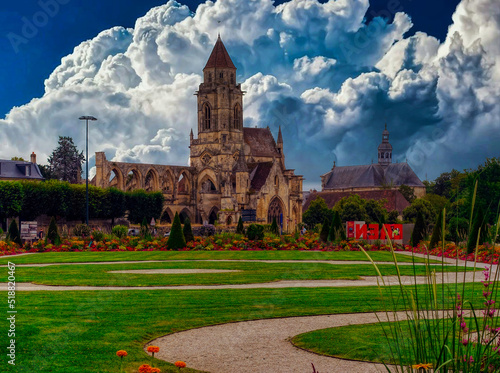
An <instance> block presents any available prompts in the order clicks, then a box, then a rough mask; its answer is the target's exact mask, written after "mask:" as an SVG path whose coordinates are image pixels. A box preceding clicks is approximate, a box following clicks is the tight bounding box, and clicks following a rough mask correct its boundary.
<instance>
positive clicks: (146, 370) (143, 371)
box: [139, 364, 152, 373]
mask: <svg viewBox="0 0 500 373" xmlns="http://www.w3.org/2000/svg"><path fill="white" fill-rule="evenodd" d="M151 369H152V368H151V367H150V366H149V365H148V364H142V365H141V366H140V367H139V373H151Z"/></svg>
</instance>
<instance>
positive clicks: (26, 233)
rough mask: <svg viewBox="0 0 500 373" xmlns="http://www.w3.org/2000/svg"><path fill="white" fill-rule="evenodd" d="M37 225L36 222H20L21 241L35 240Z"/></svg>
mask: <svg viewBox="0 0 500 373" xmlns="http://www.w3.org/2000/svg"><path fill="white" fill-rule="evenodd" d="M37 228H38V224H37V222H36V221H22V222H21V239H22V240H36V237H37V233H38V232H37Z"/></svg>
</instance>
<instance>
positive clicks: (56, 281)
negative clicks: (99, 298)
mask: <svg viewBox="0 0 500 373" xmlns="http://www.w3.org/2000/svg"><path fill="white" fill-rule="evenodd" d="M157 268H162V269H163V268H172V269H179V268H182V269H192V268H195V269H199V268H201V269H227V270H236V271H238V272H228V273H196V274H134V273H110V271H119V270H134V269H157ZM378 268H379V270H380V271H381V273H382V274H383V275H391V276H395V275H396V268H395V266H394V265H390V264H381V265H379V266H378ZM429 268H431V269H435V270H436V272H440V271H441V267H440V266H430V267H429ZM454 269H456V267H451V266H450V267H445V268H444V270H445V271H453V270H454ZM458 270H459V271H462V270H463V267H459V268H458ZM425 271H426V268H425V267H424V266H415V268H413V266H400V273H401V274H402V275H413V274H416V275H424V274H425ZM16 272H17V273H16V279H17V282H33V283H37V284H45V285H89V286H154V285H221V284H247V283H264V282H274V281H287V280H339V279H342V280H358V279H360V277H361V276H376V275H377V273H376V271H375V269H374V268H373V266H372V265H371V264H369V263H367V264H358V265H332V264H327V263H303V262H300V261H297V262H294V263H262V262H217V261H215V262H211V261H205V262H200V261H194V262H193V261H185V262H160V263H135V264H134V263H130V264H119V263H117V264H95V265H92V264H83V265H80V264H75V265H51V266H46V267H17V268H16Z"/></svg>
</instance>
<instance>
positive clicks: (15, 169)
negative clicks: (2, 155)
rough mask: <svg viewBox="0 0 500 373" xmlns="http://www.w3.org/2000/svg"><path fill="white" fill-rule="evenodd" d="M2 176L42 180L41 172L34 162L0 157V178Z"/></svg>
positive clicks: (2, 177)
mask: <svg viewBox="0 0 500 373" xmlns="http://www.w3.org/2000/svg"><path fill="white" fill-rule="evenodd" d="M26 167H28V170H26ZM4 178H5V179H30V180H43V176H42V173H41V172H40V169H39V168H38V165H37V164H36V163H31V162H24V161H11V160H6V159H0V179H4Z"/></svg>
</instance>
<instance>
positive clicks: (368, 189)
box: [304, 126, 426, 213]
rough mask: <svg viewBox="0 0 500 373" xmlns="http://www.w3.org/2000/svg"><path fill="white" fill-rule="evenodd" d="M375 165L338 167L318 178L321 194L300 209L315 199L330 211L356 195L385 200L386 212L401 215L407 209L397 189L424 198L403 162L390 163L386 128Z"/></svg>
mask: <svg viewBox="0 0 500 373" xmlns="http://www.w3.org/2000/svg"><path fill="white" fill-rule="evenodd" d="M377 153H378V163H376V164H369V165H362V166H342V167H339V166H337V165H336V164H335V163H334V164H333V168H332V169H331V170H330V171H329V172H327V173H325V174H323V175H321V189H322V191H321V192H312V193H311V194H310V195H309V196H308V197H307V201H305V204H304V209H307V208H308V207H309V205H310V203H311V202H312V201H313V200H314V199H316V198H318V197H321V198H323V199H324V200H325V201H326V202H327V204H328V206H329V207H333V206H334V205H335V203H337V202H338V201H339V200H340V199H341V198H343V197H347V196H349V195H351V194H358V195H359V196H360V197H362V198H365V199H375V200H385V201H386V204H385V207H386V208H387V210H388V211H392V210H396V211H398V212H399V213H402V211H403V210H404V208H406V207H407V206H409V203H408V201H406V199H405V198H404V197H403V195H402V194H401V193H400V192H399V190H398V189H399V187H400V186H401V185H407V186H409V187H410V188H412V189H413V192H414V193H415V196H416V197H417V198H421V197H423V196H425V191H426V188H425V185H424V184H423V183H422V181H420V179H419V178H418V176H417V175H416V174H415V172H414V171H413V170H412V168H411V167H410V165H409V164H408V163H406V162H401V163H392V145H391V144H390V142H389V131H388V130H387V126H386V127H385V130H384V131H383V132H382V143H381V144H380V145H379V146H378V152H377Z"/></svg>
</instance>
